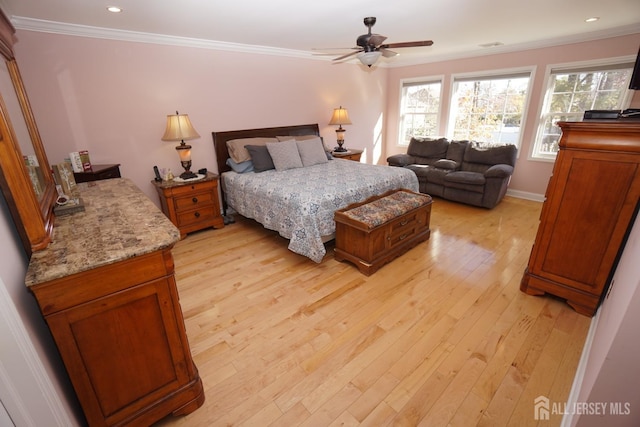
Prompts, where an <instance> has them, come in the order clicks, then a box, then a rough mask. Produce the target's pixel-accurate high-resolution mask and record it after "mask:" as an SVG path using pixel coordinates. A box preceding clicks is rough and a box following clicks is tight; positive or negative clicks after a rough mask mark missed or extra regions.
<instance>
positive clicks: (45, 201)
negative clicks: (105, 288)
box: [0, 13, 57, 256]
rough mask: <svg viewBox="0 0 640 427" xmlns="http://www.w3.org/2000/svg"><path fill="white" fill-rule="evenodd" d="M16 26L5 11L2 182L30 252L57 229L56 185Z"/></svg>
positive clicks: (0, 39)
mask: <svg viewBox="0 0 640 427" xmlns="http://www.w3.org/2000/svg"><path fill="white" fill-rule="evenodd" d="M14 32H15V30H14V28H13V26H12V25H11V23H10V22H9V20H8V19H7V17H6V16H5V15H4V13H0V54H1V55H2V57H3V59H4V61H3V60H1V59H0V172H1V173H0V184H1V187H2V192H3V194H4V196H5V199H6V201H7V205H8V207H9V210H10V211H11V215H12V216H13V220H14V222H15V223H16V228H17V229H18V233H19V234H20V238H21V239H22V242H23V245H24V247H25V250H26V252H27V255H29V256H31V254H32V253H33V251H37V250H40V249H44V248H45V247H47V245H48V244H49V242H50V241H51V234H52V232H53V206H54V203H55V200H56V194H57V193H56V190H55V183H54V181H53V177H52V175H51V172H50V169H49V161H48V160H47V156H46V153H45V151H44V147H43V145H42V141H41V139H40V134H39V132H38V128H37V126H36V122H35V119H34V117H33V113H32V111H31V105H30V104H29V100H28V98H27V94H26V91H25V89H24V84H23V82H22V78H21V76H20V71H19V69H18V64H17V63H16V61H15V58H14V56H13V41H14V40H13V34H14Z"/></svg>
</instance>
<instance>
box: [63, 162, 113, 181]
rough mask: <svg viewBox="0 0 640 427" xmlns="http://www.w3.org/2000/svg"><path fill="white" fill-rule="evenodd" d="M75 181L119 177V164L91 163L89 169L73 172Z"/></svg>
mask: <svg viewBox="0 0 640 427" xmlns="http://www.w3.org/2000/svg"><path fill="white" fill-rule="evenodd" d="M73 177H74V178H75V179H76V182H91V181H100V180H102V179H111V178H120V165H119V164H117V165H91V170H90V171H86V172H74V173H73Z"/></svg>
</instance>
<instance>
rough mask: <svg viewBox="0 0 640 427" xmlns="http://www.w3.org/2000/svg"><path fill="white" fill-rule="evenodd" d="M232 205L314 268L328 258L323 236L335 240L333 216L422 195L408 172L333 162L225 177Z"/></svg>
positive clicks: (228, 202) (394, 168) (225, 188)
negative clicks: (385, 198)
mask: <svg viewBox="0 0 640 427" xmlns="http://www.w3.org/2000/svg"><path fill="white" fill-rule="evenodd" d="M222 185H223V188H224V191H225V194H226V198H227V204H228V205H229V206H231V207H232V208H233V209H234V210H235V211H236V212H238V213H239V214H240V215H242V216H244V217H247V218H252V219H255V220H256V221H258V222H259V223H260V224H262V225H263V226H264V227H265V228H268V229H270V230H275V231H277V232H278V233H280V235H281V236H282V237H285V238H287V239H289V249H290V250H291V251H293V252H295V253H298V254H300V255H304V256H306V257H308V258H310V259H311V260H313V261H315V262H318V263H319V262H321V261H322V258H323V257H324V255H325V254H326V249H325V247H324V243H323V240H322V237H323V236H330V235H333V234H334V233H335V231H336V224H335V222H334V219H333V214H334V212H335V211H336V210H337V209H341V208H344V207H346V206H347V205H350V204H351V203H356V202H361V201H363V200H365V199H367V198H369V197H371V196H374V195H379V194H382V193H384V192H386V191H388V190H393V189H398V188H406V189H408V190H412V191H416V192H417V191H418V179H417V178H416V174H415V173H413V171H411V170H409V169H405V168H398V167H391V166H382V165H368V164H364V163H358V162H354V161H351V160H344V159H334V160H331V161H329V162H327V163H323V164H319V165H314V166H307V167H304V168H298V169H290V170H286V171H276V170H275V169H274V170H268V171H265V172H260V173H253V172H250V173H244V174H238V173H235V172H225V173H223V174H222Z"/></svg>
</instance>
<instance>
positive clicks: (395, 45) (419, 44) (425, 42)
mask: <svg viewBox="0 0 640 427" xmlns="http://www.w3.org/2000/svg"><path fill="white" fill-rule="evenodd" d="M432 44H433V41H431V40H423V41H419V42H400V43H388V44H383V45H380V47H381V48H385V49H386V48H389V47H390V48H400V47H422V46H431V45H432Z"/></svg>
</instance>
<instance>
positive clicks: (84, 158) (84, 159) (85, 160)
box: [79, 150, 91, 172]
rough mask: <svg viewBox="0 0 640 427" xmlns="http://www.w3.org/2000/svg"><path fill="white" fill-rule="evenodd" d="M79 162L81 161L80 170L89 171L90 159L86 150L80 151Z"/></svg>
mask: <svg viewBox="0 0 640 427" xmlns="http://www.w3.org/2000/svg"><path fill="white" fill-rule="evenodd" d="M79 154H80V163H82V171H81V172H91V160H90V159H89V152H88V151H87V150H82V151H80V153H79Z"/></svg>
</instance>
